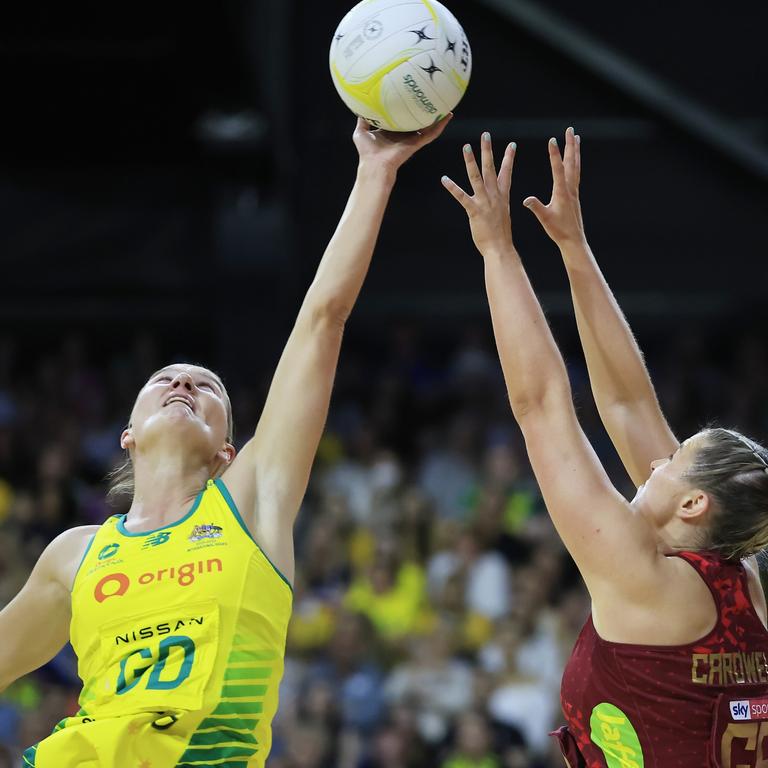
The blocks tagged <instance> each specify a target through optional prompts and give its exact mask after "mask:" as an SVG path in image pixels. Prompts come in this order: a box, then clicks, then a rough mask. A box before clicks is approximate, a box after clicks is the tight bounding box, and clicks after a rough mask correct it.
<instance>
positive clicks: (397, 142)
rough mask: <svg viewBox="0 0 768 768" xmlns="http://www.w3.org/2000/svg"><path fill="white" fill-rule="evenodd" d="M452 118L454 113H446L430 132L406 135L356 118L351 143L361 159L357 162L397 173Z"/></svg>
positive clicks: (413, 132)
mask: <svg viewBox="0 0 768 768" xmlns="http://www.w3.org/2000/svg"><path fill="white" fill-rule="evenodd" d="M452 117H453V112H449V113H448V114H447V115H446V116H445V117H444V118H443V119H442V120H440V121H439V122H437V123H435V124H434V125H430V126H429V128H424V129H423V130H421V131H411V132H409V133H397V132H395V131H384V130H381V129H374V128H372V127H371V126H370V125H369V123H368V122H366V121H365V120H363V118H362V117H358V118H357V125H356V126H355V132H354V133H353V134H352V140H353V141H354V142H355V146H356V147H357V152H358V154H359V155H360V162H368V161H373V162H375V163H376V164H377V165H380V166H382V167H385V168H388V169H389V170H391V171H397V170H398V168H400V166H401V165H402V164H403V163H404V162H405V161H406V160H408V159H409V158H410V157H411V156H412V155H414V154H415V153H416V152H418V151H419V150H420V149H421V148H422V147H424V146H426V145H427V144H430V143H431V142H433V141H434V140H435V139H436V138H437V137H438V136H439V135H440V134H441V133H442V132H443V131H444V130H445V126H446V125H448V123H450V122H451V118H452Z"/></svg>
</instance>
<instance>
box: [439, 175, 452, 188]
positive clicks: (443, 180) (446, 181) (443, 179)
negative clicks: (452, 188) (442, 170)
mask: <svg viewBox="0 0 768 768" xmlns="http://www.w3.org/2000/svg"><path fill="white" fill-rule="evenodd" d="M450 181H451V180H450V179H449V178H448V177H447V176H445V175H443V176H441V177H440V183H441V184H442V185H443V186H444V187H445V186H448V184H449V183H450Z"/></svg>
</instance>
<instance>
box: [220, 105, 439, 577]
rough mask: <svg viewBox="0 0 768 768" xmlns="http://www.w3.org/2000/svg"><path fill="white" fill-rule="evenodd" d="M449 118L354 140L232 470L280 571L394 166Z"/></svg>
mask: <svg viewBox="0 0 768 768" xmlns="http://www.w3.org/2000/svg"><path fill="white" fill-rule="evenodd" d="M449 119H450V116H449V117H447V118H445V119H443V120H442V121H441V122H440V123H438V124H436V125H434V126H432V127H431V128H429V129H426V130H424V131H421V132H420V133H415V134H393V133H388V132H385V131H372V130H370V129H369V127H368V125H367V124H366V123H365V121H363V120H362V119H358V122H357V127H356V129H355V132H354V135H353V140H354V143H355V145H356V147H357V150H358V153H359V156H360V162H359V165H358V169H357V178H356V180H355V184H354V187H353V189H352V193H351V195H350V197H349V201H348V203H347V206H346V208H345V210H344V213H343V214H342V217H341V220H340V222H339V225H338V227H337V229H336V232H335V233H334V235H333V237H332V238H331V241H330V243H329V244H328V247H327V249H326V251H325V253H324V254H323V258H322V260H321V261H320V265H319V267H318V270H317V274H316V275H315V279H314V280H313V282H312V284H311V285H310V287H309V290H308V291H307V294H306V296H305V298H304V302H303V303H302V306H301V309H300V310H299V314H298V317H297V319H296V323H295V325H294V327H293V331H292V332H291V335H290V337H289V338H288V342H287V344H286V346H285V349H284V351H283V354H282V356H281V358H280V362H279V363H278V366H277V369H276V371H275V375H274V378H273V379H272V384H271V386H270V389H269V394H268V395H267V400H266V403H265V405H264V410H263V412H262V414H261V418H260V419H259V424H258V427H257V428H256V432H255V434H254V436H253V438H251V440H250V441H249V442H248V443H247V444H246V445H245V446H244V448H243V450H242V451H241V452H240V454H239V455H238V456H237V457H236V458H235V460H234V462H233V463H232V466H231V467H230V468H229V469H228V470H227V472H226V478H225V480H226V483H227V487H228V488H229V491H230V493H231V494H232V496H233V498H234V500H235V502H236V503H237V505H238V507H239V508H240V510H241V511H242V512H243V514H244V517H245V519H246V522H247V523H248V525H249V527H250V529H251V532H252V533H253V535H254V537H255V538H256V540H257V541H258V542H259V544H260V545H262V546H263V547H264V548H265V550H266V551H267V553H268V554H269V556H270V557H271V558H272V559H273V560H274V561H275V562H276V564H277V565H278V567H281V570H282V571H283V572H284V573H286V572H290V574H291V575H292V571H293V542H292V536H291V532H292V529H293V524H294V521H295V519H296V515H297V513H298V510H299V506H300V504H301V500H302V498H303V496H304V493H305V491H306V487H307V483H308V481H309V473H310V470H311V468H312V462H313V460H314V457H315V453H316V451H317V445H318V443H319V441H320V437H321V435H322V431H323V428H324V426H325V420H326V417H327V414H328V406H329V402H330V397H331V390H332V388H333V380H334V376H335V374H336V365H337V362H338V358H339V352H340V349H341V339H342V335H343V332H344V326H345V323H346V321H347V318H348V317H349V315H350V313H351V311H352V308H353V307H354V304H355V301H356V300H357V297H358V294H359V293H360V289H361V288H362V285H363V281H364V279H365V275H366V273H367V272H368V266H369V265H370V262H371V256H372V254H373V249H374V246H375V244H376V239H377V237H378V234H379V229H380V227H381V222H382V219H383V217H384V211H385V209H386V206H387V202H388V200H389V197H390V193H391V191H392V188H393V186H394V183H395V179H396V176H397V171H398V169H399V168H400V166H401V165H402V164H403V163H404V162H405V161H406V160H408V159H409V158H410V157H411V156H412V155H413V154H414V153H415V152H416V151H417V150H419V149H420V148H421V147H423V146H425V145H426V144H429V143H430V142H431V141H433V140H434V139H436V138H437V137H438V136H439V135H440V134H441V133H442V131H443V129H444V128H445V126H446V124H447V123H448V121H449ZM289 578H290V576H289Z"/></svg>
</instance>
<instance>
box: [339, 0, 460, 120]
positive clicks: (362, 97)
mask: <svg viewBox="0 0 768 768" xmlns="http://www.w3.org/2000/svg"><path fill="white" fill-rule="evenodd" d="M330 65H331V75H332V77H333V83H334V85H335V86H336V90H337V91H338V92H339V95H340V96H341V98H342V99H343V101H344V103H345V104H346V105H347V106H348V107H349V108H350V109H351V110H352V111H353V112H354V113H355V114H356V115H359V116H360V117H363V118H365V119H366V120H367V121H368V122H369V123H371V124H372V125H374V126H376V127H377V128H384V129H386V130H388V131H416V130H419V129H420V128H426V127H427V126H429V125H432V123H435V122H437V121H438V120H439V119H440V118H441V117H443V116H444V115H446V114H447V113H448V112H450V111H451V110H453V109H454V108H455V107H456V105H457V104H458V103H459V101H461V98H462V96H463V95H464V92H465V91H466V90H467V85H468V84H469V78H470V75H471V73H472V51H471V50H470V47H469V41H468V40H467V36H466V35H465V34H464V30H463V29H462V27H461V24H459V22H458V21H457V20H456V18H455V17H454V15H453V14H452V13H451V12H450V11H449V10H448V9H447V8H446V7H445V6H444V5H441V4H440V3H438V2H437V0H363V2H361V3H358V4H357V5H356V6H355V7H354V8H353V9H352V10H351V11H350V12H349V13H348V14H347V15H346V16H345V17H344V18H343V19H342V20H341V23H340V24H339V26H338V29H337V30H336V33H335V35H334V36H333V40H332V42H331V53H330Z"/></svg>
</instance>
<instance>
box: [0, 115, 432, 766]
mask: <svg viewBox="0 0 768 768" xmlns="http://www.w3.org/2000/svg"><path fill="white" fill-rule="evenodd" d="M446 122H447V119H446V120H443V121H442V122H441V123H439V124H437V125H435V126H433V127H432V128H430V129H428V130H425V131H423V132H421V133H418V134H410V135H396V134H387V133H384V132H378V131H371V130H369V127H368V126H367V125H366V124H365V123H364V122H363V121H362V120H359V121H358V124H357V128H356V130H355V133H354V142H355V145H356V147H357V150H358V154H359V159H360V162H359V166H358V171H357V178H356V181H355V185H354V187H353V189H352V193H351V195H350V198H349V202H348V204H347V207H346V209H345V211H344V213H343V215H342V218H341V221H340V223H339V226H338V228H337V230H336V233H335V234H334V236H333V238H332V239H331V241H330V244H329V246H328V248H327V250H326V252H325V254H324V256H323V258H322V260H321V262H320V265H319V267H318V271H317V275H316V277H315V280H314V281H313V283H312V285H311V286H310V288H309V290H308V292H307V295H306V297H305V299H304V302H303V304H302V306H301V310H300V311H299V315H298V318H297V320H296V324H295V326H294V328H293V331H292V333H291V335H290V338H289V339H288V342H287V345H286V347H285V350H284V352H283V355H282V357H281V359H280V362H279V364H278V366H277V370H276V372H275V376H274V379H273V381H272V386H271V387H270V391H269V395H268V397H267V401H266V404H265V406H264V411H263V413H262V416H261V419H260V421H259V425H258V427H257V429H256V432H255V434H254V436H253V437H252V438H251V439H250V440H249V441H248V443H247V444H246V445H245V446H244V447H243V449H242V450H241V451H240V453H239V454H238V455H237V457H236V456H235V449H234V447H233V445H232V413H231V408H230V403H229V398H228V396H227V393H226V390H225V389H224V386H223V384H222V382H221V380H220V379H219V378H218V376H216V375H215V374H213V373H212V372H211V371H209V370H207V369H205V368H201V367H199V366H194V365H187V364H181V363H179V364H173V365H169V366H167V367H165V368H163V369H161V370H159V371H157V372H156V373H154V374H153V375H152V376H151V377H150V378H149V380H148V381H147V383H146V384H145V386H144V387H143V388H142V390H141V391H140V392H139V394H138V397H137V399H136V403H135V405H134V407H133V411H132V413H131V420H130V424H129V426H128V428H127V429H126V430H125V431H124V432H123V434H122V437H121V445H122V447H123V448H124V449H126V450H127V451H128V454H129V456H130V467H131V470H132V478H133V500H132V504H131V507H130V509H129V511H128V513H127V514H126V515H116V516H113V517H111V518H110V519H108V520H107V521H106V522H105V523H104V524H103V525H101V526H83V527H78V528H73V529H71V530H68V531H66V532H65V533H63V534H61V535H60V536H59V537H57V538H56V539H55V540H54V541H53V542H51V544H50V545H49V546H48V547H47V548H46V550H45V551H44V552H43V554H42V555H41V557H40V559H39V561H38V562H37V564H36V565H35V568H34V570H33V572H32V574H31V576H30V577H29V580H28V581H27V583H26V584H25V586H24V587H23V589H22V590H21V592H20V593H19V594H18V595H17V596H16V597H15V598H14V600H12V601H11V603H9V604H8V606H6V608H4V609H3V610H2V612H0V638H2V642H0V690H3V689H4V688H6V687H7V686H8V685H10V683H12V682H13V681H14V680H16V679H18V678H19V677H21V676H22V675H24V674H27V673H28V672H30V671H32V670H34V669H36V668H37V667H39V666H41V665H42V664H44V663H45V662H47V661H48V660H49V659H51V658H52V657H53V656H54V655H55V654H56V653H57V652H58V651H59V650H60V649H61V647H62V646H63V645H64V644H65V643H66V641H67V640H70V641H71V643H72V645H73V647H74V649H75V651H76V653H77V657H78V667H79V668H78V672H79V674H80V677H81V678H82V680H83V690H82V693H81V696H80V707H81V708H80V711H79V712H78V713H77V715H76V716H74V717H68V718H65V719H64V720H62V721H61V722H60V723H59V724H58V725H57V726H56V727H55V729H54V732H53V733H52V734H51V735H50V736H49V737H48V738H46V739H44V740H43V741H41V742H40V743H38V744H37V745H35V746H32V747H30V748H29V749H27V750H26V752H25V753H24V763H25V765H27V766H35V768H75V767H76V766H77V768H97V767H103V768H107V767H108V768H166V767H167V766H178V767H179V768H194V767H195V766H197V767H198V768H200V767H201V766H216V767H217V768H254V767H255V766H263V765H264V763H265V761H266V758H267V755H268V754H269V749H270V744H271V728H270V722H271V720H272V717H273V715H274V713H275V710H276V709H277V690H278V684H279V681H280V677H281V675H282V671H283V654H284V650H285V636H286V630H287V626H288V620H289V617H290V613H291V600H292V590H291V581H292V579H293V573H294V560H293V534H292V531H293V524H294V521H295V518H296V514H297V512H298V509H299V505H300V502H301V499H302V497H303V495H304V492H305V490H306V486H307V482H308V479H309V472H310V468H311V465H312V461H313V458H314V455H315V451H316V449H317V444H318V442H319V439H320V435H321V433H322V430H323V426H324V423H325V419H326V415H327V411H328V404H329V400H330V395H331V388H332V385H333V378H334V374H335V370H336V363H337V360H338V356H339V350H340V348H341V338H342V332H343V329H344V324H345V322H346V320H347V317H348V316H349V313H350V311H351V309H352V307H353V305H354V303H355V300H356V299H357V296H358V293H359V292H360V288H361V286H362V283H363V280H364V278H365V274H366V272H367V270H368V265H369V263H370V259H371V255H372V253H373V248H374V244H375V242H376V238H377V236H378V232H379V228H380V225H381V221H382V218H383V215H384V209H385V207H386V204H387V201H388V199H389V195H390V192H391V190H392V187H393V184H394V182H395V178H396V175H397V171H398V169H399V167H400V166H401V165H402V164H403V163H404V162H405V161H406V160H407V159H408V158H409V157H410V156H411V155H412V154H413V153H414V152H416V151H417V150H418V149H419V148H421V147H422V146H424V145H425V144H428V143H429V142H430V141H432V140H434V139H435V138H437V137H438V136H439V135H440V133H441V132H442V131H443V129H444V127H445V124H446Z"/></svg>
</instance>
